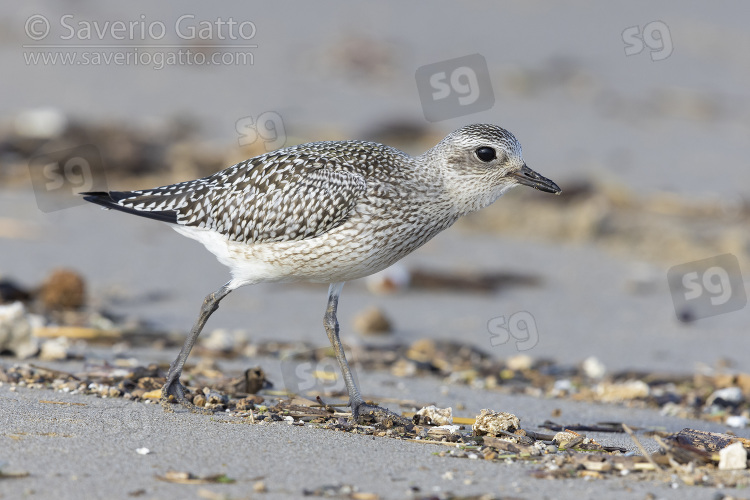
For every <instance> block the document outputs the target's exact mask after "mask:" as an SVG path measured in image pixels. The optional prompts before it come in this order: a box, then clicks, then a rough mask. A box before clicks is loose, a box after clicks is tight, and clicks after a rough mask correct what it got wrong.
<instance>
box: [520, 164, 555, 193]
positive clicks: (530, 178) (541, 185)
mask: <svg viewBox="0 0 750 500" xmlns="http://www.w3.org/2000/svg"><path fill="white" fill-rule="evenodd" d="M512 175H513V177H515V178H516V182H517V183H519V184H522V185H524V186H529V187H533V188H534V189H538V190H539V191H544V192H545V193H552V194H560V193H562V189H560V187H559V186H558V185H557V184H555V183H554V182H552V181H551V180H549V179H547V178H546V177H544V176H543V175H539V174H537V173H536V172H534V171H533V170H531V169H530V168H529V167H527V166H526V165H524V166H523V167H521V170H519V171H518V172H516V173H514V174H512Z"/></svg>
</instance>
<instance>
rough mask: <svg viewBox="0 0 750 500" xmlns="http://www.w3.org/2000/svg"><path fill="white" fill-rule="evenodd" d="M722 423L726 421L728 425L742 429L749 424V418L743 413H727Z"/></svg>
mask: <svg viewBox="0 0 750 500" xmlns="http://www.w3.org/2000/svg"><path fill="white" fill-rule="evenodd" d="M724 423H726V424H727V426H728V427H734V428H735V429H743V428H745V427H747V426H748V424H750V418H748V417H746V416H745V415H729V416H727V419H726V421H725V422H724Z"/></svg>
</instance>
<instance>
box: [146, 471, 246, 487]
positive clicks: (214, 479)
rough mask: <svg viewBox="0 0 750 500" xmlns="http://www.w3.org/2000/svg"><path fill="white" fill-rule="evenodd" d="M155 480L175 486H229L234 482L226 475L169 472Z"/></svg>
mask: <svg viewBox="0 0 750 500" xmlns="http://www.w3.org/2000/svg"><path fill="white" fill-rule="evenodd" d="M156 479H159V480H160V481H165V482H167V483H177V484H212V483H218V484H231V483H234V482H235V480H234V479H232V478H230V477H229V476H227V475H226V474H213V475H209V476H198V475H196V474H193V473H191V472H184V471H175V470H169V471H167V472H165V473H164V475H163V476H159V475H157V476H156Z"/></svg>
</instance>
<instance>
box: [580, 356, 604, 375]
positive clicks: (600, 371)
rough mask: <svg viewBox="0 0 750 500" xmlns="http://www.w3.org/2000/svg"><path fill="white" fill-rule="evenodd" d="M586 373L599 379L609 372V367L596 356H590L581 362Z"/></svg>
mask: <svg viewBox="0 0 750 500" xmlns="http://www.w3.org/2000/svg"><path fill="white" fill-rule="evenodd" d="M581 369H583V373H584V375H586V376H587V377H588V378H591V379H594V380H599V379H601V378H603V377H604V375H605V374H606V373H607V367H606V366H604V363H602V362H601V361H599V359H598V358H596V357H595V356H589V357H588V358H586V359H585V360H583V363H581Z"/></svg>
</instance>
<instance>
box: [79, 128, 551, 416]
mask: <svg viewBox="0 0 750 500" xmlns="http://www.w3.org/2000/svg"><path fill="white" fill-rule="evenodd" d="M518 184H524V185H527V186H531V187H534V188H536V189H540V190H542V191H547V192H550V193H559V192H560V188H559V187H557V185H556V184H555V183H554V182H552V181H550V180H549V179H546V178H544V177H542V176H540V175H539V174H537V173H536V172H534V171H533V170H531V169H529V168H528V167H527V166H526V164H525V163H524V161H523V158H522V156H521V145H520V144H519V143H518V141H517V140H516V139H515V137H513V135H512V134H511V133H510V132H508V131H506V130H504V129H502V128H500V127H497V126H494V125H469V126H466V127H463V128H461V129H458V130H456V131H455V132H453V133H451V134H449V135H448V136H447V137H446V138H445V139H443V140H442V141H440V143H438V144H437V145H436V146H435V147H433V148H431V149H430V150H428V151H427V152H425V153H423V154H421V155H419V156H416V157H411V156H409V155H407V154H406V153H404V152H402V151H399V150H397V149H394V148H392V147H389V146H384V145H382V144H377V143H373V142H362V141H341V142H314V143H309V144H302V145H300V146H293V147H290V148H285V149H281V150H278V151H274V152H272V153H268V154H265V155H261V156H258V157H255V158H251V159H249V160H246V161H243V162H240V163H238V164H237V165H234V166H232V167H229V168H228V169H226V170H223V171H221V172H217V173H215V174H213V175H211V176H208V177H204V178H202V179H197V180H194V181H189V182H181V183H178V184H173V185H170V186H163V187H159V188H154V189H148V190H143V191H130V192H118V191H111V192H109V193H104V192H95V193H83V194H84V195H85V199H86V200H88V201H91V202H93V203H97V204H99V205H102V206H104V207H105V208H111V209H115V210H120V211H124V212H128V213H133V214H136V215H140V216H143V217H149V218H153V219H157V220H160V221H164V222H168V223H170V224H172V225H173V227H174V228H175V229H176V230H177V231H178V232H180V233H182V234H184V235H185V236H188V237H190V238H193V239H196V240H198V241H200V242H201V243H203V244H204V245H205V246H206V248H207V249H208V250H209V251H211V252H212V253H214V254H215V255H216V257H217V258H218V259H219V261H221V262H222V263H223V264H225V265H227V266H228V267H229V268H230V270H231V273H232V279H231V280H230V281H229V282H228V283H227V284H226V285H224V286H223V287H221V288H220V289H219V290H217V291H216V292H214V293H212V294H209V295H208V296H207V297H206V300H205V301H204V304H203V307H202V309H201V314H200V315H199V317H198V320H197V322H196V324H195V325H194V327H193V329H192V330H191V333H190V335H189V336H188V338H187V340H186V341H185V345H184V347H183V349H182V351H180V355H179V356H178V357H177V359H176V360H175V361H174V363H173V364H172V366H171V368H170V372H169V375H168V377H167V383H166V384H165V386H164V388H163V390H162V395H163V397H164V400H165V401H166V400H168V399H169V398H170V397H174V398H175V399H177V400H178V401H179V402H180V403H182V404H183V405H185V406H187V407H188V408H191V409H193V410H196V411H200V409H196V408H195V407H194V406H193V405H192V404H191V403H190V402H189V401H188V400H187V399H186V397H185V394H184V388H183V387H182V385H181V384H180V383H179V377H180V373H181V372H182V367H183V366H184V363H185V361H186V360H187V357H188V355H189V353H190V350H191V349H192V346H193V344H194V343H195V341H196V339H197V337H198V335H199V334H200V332H201V330H202V329H203V326H204V325H205V323H206V321H207V320H208V318H209V317H210V315H211V314H212V313H213V311H215V310H216V308H217V307H218V304H219V302H220V301H221V300H222V298H223V297H225V296H226V295H227V294H228V293H230V292H231V291H232V290H234V289H235V288H238V287H240V286H242V285H247V284H252V283H258V282H264V281H295V280H307V281H317V282H325V283H330V284H331V286H330V288H329V295H328V309H327V311H326V315H325V322H324V325H325V328H326V332H327V334H328V337H329V339H330V341H331V344H332V346H333V347H334V350H335V351H336V356H337V358H338V361H339V363H340V366H341V369H342V373H343V375H344V380H345V382H346V386H347V390H348V391H349V397H350V404H351V406H352V411H353V414H354V416H355V418H356V417H357V416H358V415H360V414H361V413H362V411H367V412H376V413H377V412H379V411H381V410H382V409H379V408H374V407H371V406H368V405H366V404H365V403H364V401H363V399H362V397H361V396H360V394H359V390H358V389H357V387H356V385H355V384H354V379H353V377H352V375H351V372H350V370H349V367H348V364H347V362H346V358H345V356H344V351H343V348H342V346H341V342H340V340H339V333H338V322H337V321H336V308H337V305H338V297H339V293H340V292H341V287H342V286H343V283H344V282H345V281H348V280H351V279H356V278H361V277H363V276H367V275H369V274H372V273H375V272H377V271H380V270H381V269H384V268H386V267H388V266H390V265H391V264H393V263H394V262H396V261H398V260H399V259H401V258H402V257H404V256H406V255H407V254H409V253H410V252H412V251H414V250H416V249H417V248H419V247H420V246H422V245H423V244H424V243H426V242H427V241H429V240H430V239H431V238H432V237H434V236H435V235H437V234H438V233H440V232H441V231H443V230H444V229H446V228H448V227H449V226H451V225H452V224H453V223H454V222H455V221H456V220H457V219H458V218H459V217H461V216H462V215H464V214H467V213H469V212H472V211H474V210H479V209H480V208H483V207H485V206H487V205H489V204H490V203H492V202H494V201H495V200H496V199H497V198H499V197H500V196H501V195H502V194H503V193H504V192H505V191H507V190H508V189H510V188H511V187H513V186H515V185H518Z"/></svg>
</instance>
